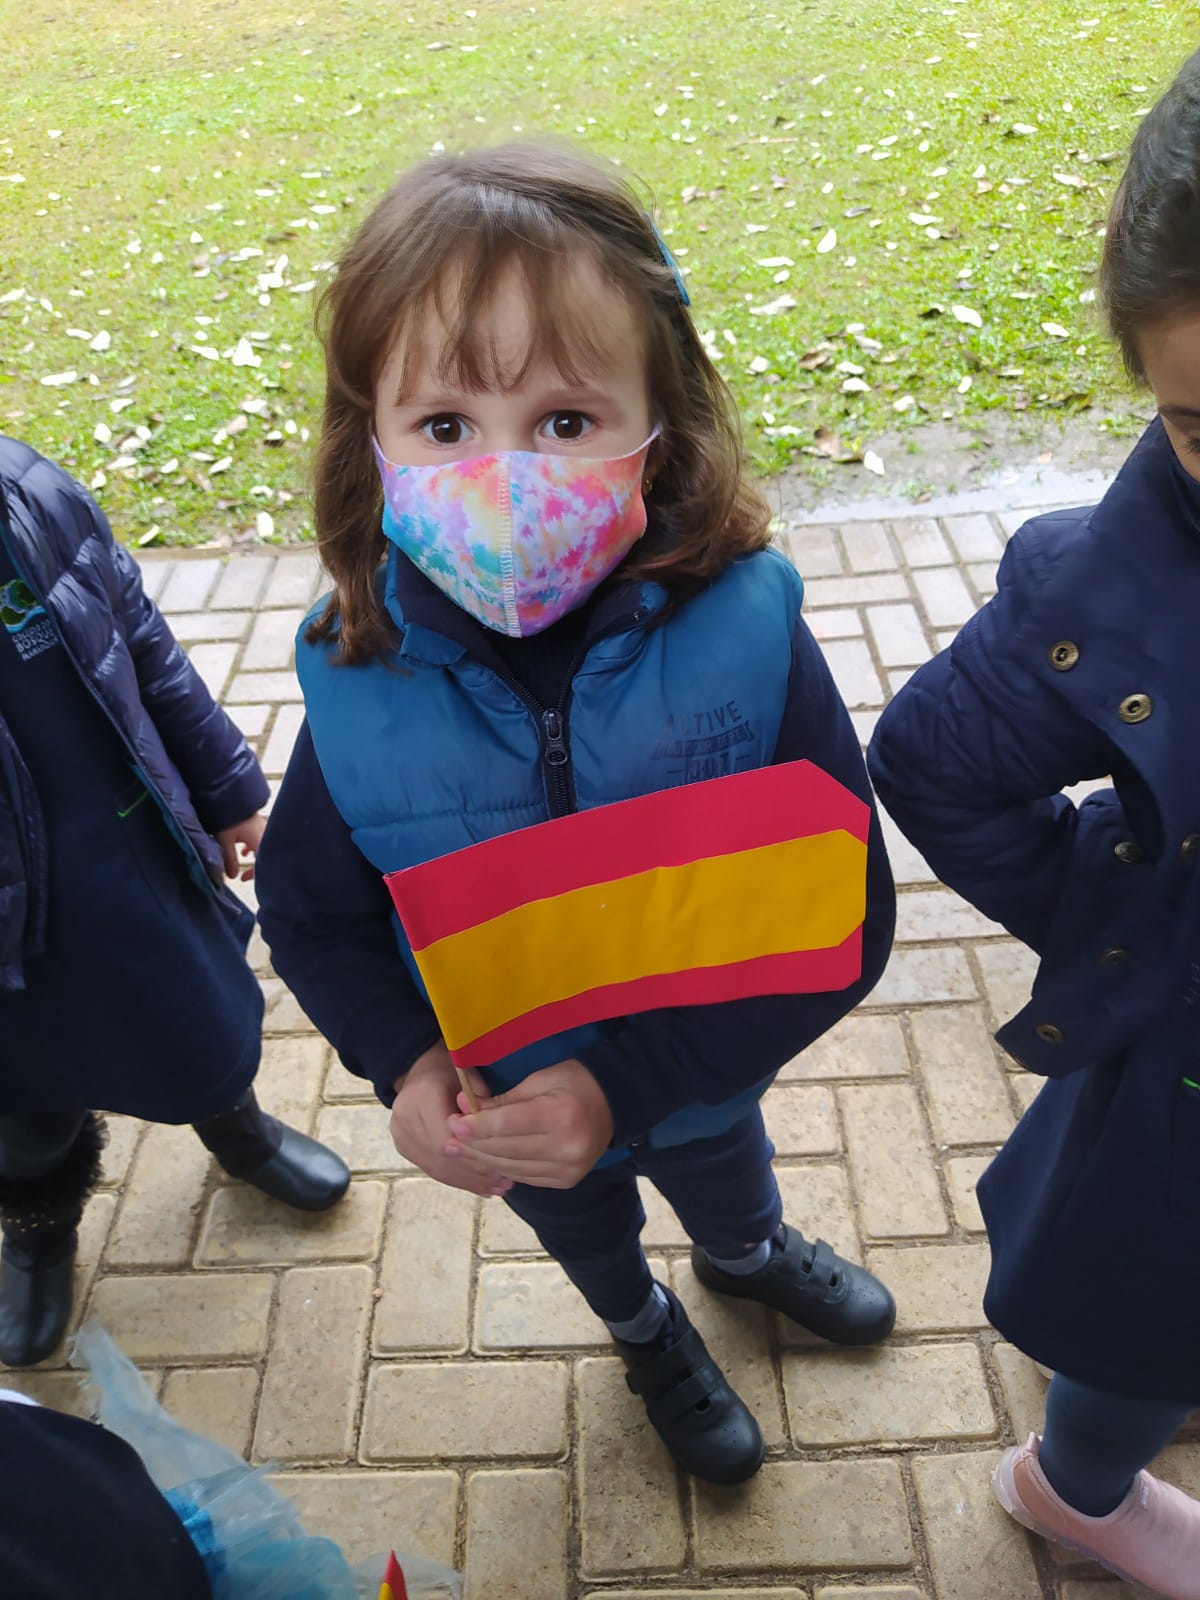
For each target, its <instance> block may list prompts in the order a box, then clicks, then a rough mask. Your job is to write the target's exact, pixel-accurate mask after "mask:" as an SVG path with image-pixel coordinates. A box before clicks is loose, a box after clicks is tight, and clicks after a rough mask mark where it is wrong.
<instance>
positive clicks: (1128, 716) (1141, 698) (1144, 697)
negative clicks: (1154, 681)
mask: <svg viewBox="0 0 1200 1600" xmlns="http://www.w3.org/2000/svg"><path fill="white" fill-rule="evenodd" d="M1117 710H1118V711H1119V712H1120V713H1121V721H1122V722H1145V720H1146V718H1147V717H1148V716H1149V715H1150V713H1151V712H1152V711H1153V710H1154V703H1153V701H1152V700H1151V699H1150V696H1149V695H1148V694H1127V695H1126V696H1125V698H1124V700H1122V701H1121V704H1120V705H1119V706H1118V707H1117Z"/></svg>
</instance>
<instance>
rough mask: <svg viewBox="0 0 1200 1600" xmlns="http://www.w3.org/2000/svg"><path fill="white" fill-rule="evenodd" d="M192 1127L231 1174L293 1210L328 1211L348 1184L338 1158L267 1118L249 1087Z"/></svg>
mask: <svg viewBox="0 0 1200 1600" xmlns="http://www.w3.org/2000/svg"><path fill="white" fill-rule="evenodd" d="M193 1126H194V1128H195V1130H196V1132H197V1133H198V1134H199V1135H200V1138H201V1140H202V1141H203V1142H204V1144H205V1145H206V1146H207V1148H208V1149H209V1150H211V1151H212V1153H213V1155H214V1156H216V1158H217V1160H218V1162H219V1163H220V1165H221V1166H222V1167H223V1168H224V1170H225V1171H226V1172H227V1173H228V1174H229V1176H230V1177H231V1178H240V1179H241V1180H242V1181H243V1182H244V1183H248V1184H250V1185H251V1186H252V1187H253V1188H255V1189H259V1190H261V1191H262V1193H263V1194H268V1195H270V1196H271V1198H272V1199H273V1200H282V1201H283V1203H284V1204H285V1205H289V1206H293V1207H295V1209H296V1210H297V1211H328V1210H329V1208H330V1206H333V1205H336V1204H337V1202H338V1201H339V1200H340V1199H341V1198H342V1196H343V1195H344V1194H345V1192H346V1190H347V1188H348V1187H349V1184H350V1168H349V1167H348V1166H347V1165H346V1163H345V1162H344V1161H343V1160H342V1158H341V1157H340V1156H337V1155H334V1153H333V1151H332V1150H329V1149H327V1148H326V1147H325V1145H323V1144H319V1143H318V1142H317V1140H316V1139H310V1138H309V1137H308V1135H307V1134H306V1133H300V1132H298V1131H297V1130H296V1129H295V1128H289V1127H288V1126H287V1125H286V1124H285V1123H282V1122H280V1121H279V1119H278V1117H271V1116H268V1115H267V1113H266V1112H265V1111H264V1110H263V1109H262V1107H261V1106H260V1105H259V1103H258V1100H257V1099H256V1097H255V1094H254V1090H253V1089H247V1091H246V1093H245V1094H244V1095H243V1096H242V1097H241V1099H240V1100H238V1101H237V1102H236V1104H234V1105H232V1106H230V1108H229V1110H228V1111H222V1112H219V1113H218V1114H217V1115H216V1116H215V1117H207V1118H206V1119H205V1120H204V1121H203V1122H197V1123H194V1124H193Z"/></svg>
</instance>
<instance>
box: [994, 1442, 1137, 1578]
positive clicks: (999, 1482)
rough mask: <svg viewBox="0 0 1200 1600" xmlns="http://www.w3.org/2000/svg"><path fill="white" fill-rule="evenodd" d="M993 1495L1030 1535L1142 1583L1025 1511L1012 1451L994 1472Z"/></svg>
mask: <svg viewBox="0 0 1200 1600" xmlns="http://www.w3.org/2000/svg"><path fill="white" fill-rule="evenodd" d="M992 1493H993V1494H994V1495H995V1496H996V1499H997V1500H998V1501H999V1502H1000V1504H1001V1505H1002V1506H1003V1507H1004V1509H1005V1511H1007V1512H1008V1514H1009V1516H1010V1517H1011V1518H1012V1519H1013V1521H1014V1522H1019V1523H1020V1524H1021V1526H1022V1527H1023V1528H1028V1529H1029V1531H1030V1533H1036V1534H1037V1535H1038V1537H1039V1538H1042V1539H1046V1540H1048V1541H1049V1543H1050V1544H1057V1545H1061V1546H1062V1548H1063V1549H1064V1550H1072V1551H1074V1553H1075V1554H1076V1555H1077V1556H1083V1558H1084V1560H1085V1561H1094V1562H1095V1563H1096V1564H1097V1566H1101V1567H1103V1568H1104V1569H1105V1571H1106V1572H1111V1573H1114V1574H1115V1575H1116V1576H1117V1577H1118V1578H1122V1579H1124V1581H1125V1582H1126V1583H1141V1581H1142V1580H1141V1579H1140V1578H1135V1577H1134V1575H1133V1573H1131V1572H1126V1571H1125V1569H1124V1568H1123V1567H1117V1566H1114V1565H1113V1563H1112V1562H1111V1561H1109V1560H1108V1559H1107V1558H1106V1557H1104V1556H1102V1555H1101V1554H1100V1553H1099V1552H1098V1551H1096V1550H1093V1549H1091V1548H1090V1547H1089V1546H1088V1545H1086V1544H1080V1543H1079V1542H1078V1541H1077V1540H1075V1539H1068V1538H1066V1537H1065V1536H1064V1535H1063V1534H1061V1533H1051V1531H1050V1529H1049V1528H1047V1527H1046V1526H1045V1525H1044V1524H1043V1523H1040V1522H1039V1521H1038V1520H1037V1518H1036V1517H1034V1516H1033V1515H1032V1514H1031V1513H1030V1512H1028V1511H1027V1510H1026V1509H1025V1507H1024V1505H1023V1504H1022V1503H1021V1500H1020V1498H1019V1496H1018V1494H1017V1486H1016V1484H1015V1483H1014V1482H1013V1475H1012V1452H1011V1451H1009V1452H1006V1453H1005V1455H1003V1456H1002V1457H1001V1459H1000V1461H999V1463H998V1464H997V1465H996V1467H995V1468H994V1469H993V1471H992Z"/></svg>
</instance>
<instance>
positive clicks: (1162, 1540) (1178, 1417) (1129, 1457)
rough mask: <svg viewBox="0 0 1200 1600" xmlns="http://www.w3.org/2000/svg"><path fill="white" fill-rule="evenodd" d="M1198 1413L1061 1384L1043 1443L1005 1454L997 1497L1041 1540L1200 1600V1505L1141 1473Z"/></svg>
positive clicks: (1051, 1400)
mask: <svg viewBox="0 0 1200 1600" xmlns="http://www.w3.org/2000/svg"><path fill="white" fill-rule="evenodd" d="M1193 1409H1194V1407H1193V1406H1191V1405H1188V1404H1185V1403H1183V1402H1174V1401H1161V1400H1144V1399H1137V1398H1135V1397H1131V1396H1126V1395H1116V1394H1110V1393H1108V1392H1107V1391H1105V1390H1103V1389H1093V1388H1091V1387H1090V1386H1089V1385H1087V1384H1083V1383H1077V1382H1075V1381H1074V1380H1073V1379H1070V1378H1064V1377H1062V1376H1061V1374H1060V1375H1058V1376H1056V1377H1055V1378H1054V1379H1053V1381H1052V1382H1051V1384H1050V1392H1049V1395H1048V1396H1047V1401H1046V1424H1045V1428H1046V1431H1045V1436H1044V1438H1043V1439H1042V1440H1040V1441H1039V1440H1038V1437H1037V1435H1036V1434H1032V1435H1031V1436H1030V1438H1029V1440H1028V1441H1027V1442H1026V1443H1025V1444H1023V1445H1018V1446H1017V1447H1016V1448H1015V1449H1012V1450H1009V1451H1007V1452H1006V1453H1005V1455H1004V1456H1003V1458H1002V1459H1001V1461H1000V1463H999V1465H998V1466H997V1467H996V1470H995V1472H994V1473H993V1474H992V1484H993V1487H994V1488H995V1491H996V1497H997V1499H998V1500H999V1501H1000V1504H1001V1505H1002V1506H1003V1507H1004V1509H1005V1510H1006V1511H1007V1512H1008V1513H1009V1514H1010V1515H1011V1516H1013V1517H1015V1518H1016V1519H1017V1521H1018V1522H1020V1523H1022V1524H1024V1526H1025V1527H1027V1528H1032V1529H1033V1531H1034V1532H1035V1533H1040V1534H1041V1535H1042V1536H1043V1538H1046V1539H1052V1540H1053V1541H1054V1542H1055V1543H1056V1544H1062V1545H1065V1546H1066V1547H1067V1548H1068V1549H1071V1550H1075V1551H1078V1552H1079V1553H1080V1554H1082V1555H1085V1556H1088V1557H1089V1558H1090V1559H1092V1560H1094V1561H1099V1562H1100V1563H1102V1565H1104V1566H1106V1567H1108V1568H1109V1569H1110V1570H1111V1571H1113V1572H1115V1573H1117V1574H1118V1575H1119V1576H1121V1577H1123V1578H1128V1579H1130V1580H1132V1581H1134V1582H1139V1583H1144V1584H1147V1585H1148V1586H1149V1587H1150V1588H1152V1589H1154V1590H1155V1591H1156V1592H1158V1593H1160V1594H1164V1595H1167V1596H1169V1597H1170V1600H1200V1503H1198V1502H1197V1501H1195V1500H1192V1499H1190V1498H1189V1497H1188V1496H1187V1495H1185V1494H1183V1493H1182V1492H1181V1491H1180V1490H1178V1489H1176V1488H1174V1487H1172V1486H1171V1485H1170V1484H1166V1483H1160V1482H1159V1480H1158V1479H1157V1478H1154V1477H1152V1476H1151V1475H1150V1473H1148V1472H1146V1471H1144V1470H1142V1469H1143V1468H1144V1467H1145V1465H1146V1463H1147V1462H1148V1461H1151V1460H1153V1458H1154V1457H1155V1456H1156V1455H1157V1454H1158V1452H1159V1451H1160V1450H1161V1449H1162V1448H1163V1446H1164V1445H1165V1444H1167V1443H1169V1441H1170V1440H1171V1439H1172V1438H1173V1437H1174V1435H1175V1434H1176V1432H1177V1431H1178V1429H1179V1427H1180V1425H1181V1424H1182V1423H1183V1422H1184V1421H1185V1420H1186V1418H1187V1417H1188V1416H1189V1415H1190V1413H1191V1412H1192V1410H1193Z"/></svg>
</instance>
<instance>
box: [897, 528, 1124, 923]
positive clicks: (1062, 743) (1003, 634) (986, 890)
mask: <svg viewBox="0 0 1200 1600" xmlns="http://www.w3.org/2000/svg"><path fill="white" fill-rule="evenodd" d="M1047 566H1048V557H1047V555H1046V552H1045V551H1044V550H1043V549H1041V548H1040V547H1039V544H1038V542H1037V541H1036V540H1027V539H1026V538H1024V537H1022V536H1021V535H1018V536H1017V537H1016V538H1014V539H1013V540H1012V542H1011V543H1010V544H1009V547H1008V550H1007V551H1006V552H1005V557H1004V560H1003V562H1002V563H1001V567H1000V576H999V590H998V593H997V595H996V597H995V599H993V600H992V601H990V602H989V603H988V605H986V606H985V607H984V608H983V610H982V611H980V612H979V613H977V615H976V616H975V617H974V618H972V620H971V621H970V622H969V623H967V625H966V627H965V628H964V629H963V631H962V632H961V633H960V634H959V636H958V638H957V639H956V640H955V641H954V643H953V644H952V645H951V646H950V648H949V649H948V650H944V651H943V652H942V654H941V655H939V656H938V657H937V658H936V659H935V660H933V661H931V662H929V663H928V665H926V666H924V667H922V668H921V669H920V671H919V672H917V673H916V674H915V676H914V677H913V678H911V679H910V680H909V682H908V684H907V685H906V686H905V687H904V688H903V689H901V691H900V693H899V694H898V695H897V696H896V698H895V699H894V700H893V701H892V703H891V704H890V705H889V706H888V708H887V710H886V711H885V712H884V714H883V716H882V718H881V719H880V721H879V725H878V727H877V729H876V732H875V736H874V738H873V739H872V741H871V748H870V752H869V755H868V762H869V765H870V771H871V777H872V779H873V780H874V783H875V788H876V791H877V793H878V795H879V798H880V800H881V801H882V802H883V804H884V805H885V806H886V808H887V810H888V811H889V812H890V813H891V815H892V817H893V818H894V819H895V821H896V823H897V824H898V826H899V827H900V829H901V831H902V832H903V833H905V834H906V835H907V837H908V838H909V839H911V840H912V842H913V844H915V845H916V847H917V849H918V850H920V851H921V853H922V855H923V856H924V857H925V859H926V861H928V863H929V865H930V866H931V867H932V868H933V870H934V872H936V873H937V875H938V877H939V878H940V879H941V880H942V882H943V883H945V884H948V885H949V886H950V888H952V889H955V890H957V891H958V893H959V894H961V895H962V896H963V897H964V898H965V899H967V900H969V901H970V902H971V903H972V904H973V905H975V906H978V907H979V909H980V910H981V911H982V912H983V913H984V915H985V916H988V917H991V918H992V920H993V921H995V922H999V923H1002V924H1003V925H1004V927H1006V928H1007V929H1008V930H1009V932H1010V933H1012V934H1015V935H1016V937H1017V938H1018V939H1021V940H1023V941H1024V942H1025V943H1026V944H1028V945H1030V946H1031V947H1032V948H1033V949H1034V950H1036V951H1041V950H1043V949H1044V946H1045V940H1046V936H1047V933H1048V931H1049V927H1050V923H1051V920H1052V917H1053V913H1054V909H1055V906H1056V904H1057V903H1058V901H1059V898H1060V896H1061V893H1062V890H1063V887H1064V884H1065V882H1066V879H1067V876H1068V873H1069V870H1070V865H1071V858H1072V854H1073V851H1074V848H1075V843H1076V835H1077V832H1078V829H1079V826H1080V813H1079V811H1078V810H1077V809H1076V807H1075V806H1074V805H1073V804H1072V803H1071V801H1070V800H1069V799H1068V798H1067V797H1066V796H1065V795H1063V794H1061V793H1060V792H1059V791H1060V790H1062V789H1064V788H1068V787H1070V786H1071V785H1072V784H1075V783H1078V782H1081V781H1082V780H1084V779H1089V778H1098V777H1103V776H1106V775H1107V773H1108V772H1109V771H1110V770H1111V761H1112V753H1111V751H1110V750H1109V749H1108V747H1107V745H1106V744H1105V742H1104V740H1103V739H1102V737H1101V736H1100V734H1099V733H1098V732H1097V730H1096V729H1094V728H1093V727H1092V726H1091V725H1090V724H1088V723H1087V722H1086V721H1085V720H1084V719H1082V718H1079V717H1073V716H1070V715H1068V714H1067V713H1066V712H1064V711H1060V710H1058V709H1057V705H1056V701H1055V700H1054V698H1053V697H1052V696H1051V695H1049V694H1048V693H1047V686H1046V683H1045V681H1044V680H1045V674H1044V673H1043V674H1041V675H1040V676H1039V673H1038V671H1036V670H1035V665H1034V664H1035V662H1037V663H1038V665H1039V667H1040V659H1039V657H1040V655H1041V654H1044V651H1045V649H1046V644H1045V640H1044V639H1042V638H1041V637H1039V636H1038V629H1037V624H1036V621H1035V619H1036V616H1037V613H1038V610H1039V603H1038V601H1039V593H1040V592H1041V591H1042V590H1043V588H1044V585H1045V583H1046V580H1047Z"/></svg>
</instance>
